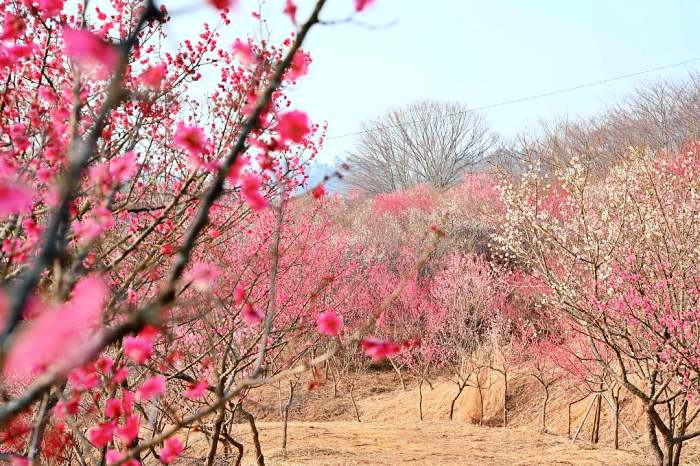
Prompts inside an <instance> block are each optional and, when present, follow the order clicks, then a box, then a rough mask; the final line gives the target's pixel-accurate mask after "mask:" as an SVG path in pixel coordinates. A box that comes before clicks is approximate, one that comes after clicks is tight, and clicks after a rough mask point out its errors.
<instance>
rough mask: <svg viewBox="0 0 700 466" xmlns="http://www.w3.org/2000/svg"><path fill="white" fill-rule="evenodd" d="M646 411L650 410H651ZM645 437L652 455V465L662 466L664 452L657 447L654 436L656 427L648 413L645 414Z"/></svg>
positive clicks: (657, 440) (655, 436)
mask: <svg viewBox="0 0 700 466" xmlns="http://www.w3.org/2000/svg"><path fill="white" fill-rule="evenodd" d="M647 409H649V410H651V409H653V408H647ZM647 436H648V440H649V447H650V449H651V454H652V455H653V460H654V464H656V465H657V466H664V452H663V451H661V447H660V446H659V438H658V437H657V435H656V426H654V421H653V420H652V418H651V413H649V412H647Z"/></svg>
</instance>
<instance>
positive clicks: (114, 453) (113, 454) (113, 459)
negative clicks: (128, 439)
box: [105, 449, 141, 466]
mask: <svg viewBox="0 0 700 466" xmlns="http://www.w3.org/2000/svg"><path fill="white" fill-rule="evenodd" d="M124 458H126V452H122V451H119V450H114V449H110V450H107V453H105V461H106V462H107V466H110V465H113V464H117V463H119V462H120V461H123V460H124ZM121 464H123V465H124V466H140V465H141V463H139V462H138V460H135V459H133V458H132V459H130V460H127V461H125V462H123V463H121Z"/></svg>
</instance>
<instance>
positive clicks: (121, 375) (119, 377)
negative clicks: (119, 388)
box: [112, 367, 129, 384]
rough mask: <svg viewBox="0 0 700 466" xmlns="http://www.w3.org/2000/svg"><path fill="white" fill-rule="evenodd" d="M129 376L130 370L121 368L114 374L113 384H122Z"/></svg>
mask: <svg viewBox="0 0 700 466" xmlns="http://www.w3.org/2000/svg"><path fill="white" fill-rule="evenodd" d="M128 376H129V369H127V368H126V367H120V368H119V369H117V371H116V372H115V373H114V377H112V382H114V383H115V384H120V383H122V382H123V381H125V380H126V378H127V377H128Z"/></svg>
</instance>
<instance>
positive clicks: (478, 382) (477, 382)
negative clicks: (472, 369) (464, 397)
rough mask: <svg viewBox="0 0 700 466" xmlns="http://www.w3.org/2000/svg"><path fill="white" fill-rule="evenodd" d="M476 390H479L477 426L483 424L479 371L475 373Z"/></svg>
mask: <svg viewBox="0 0 700 466" xmlns="http://www.w3.org/2000/svg"><path fill="white" fill-rule="evenodd" d="M476 390H477V391H478V392H479V426H483V425H484V394H483V393H482V392H481V382H480V381H479V372H477V373H476Z"/></svg>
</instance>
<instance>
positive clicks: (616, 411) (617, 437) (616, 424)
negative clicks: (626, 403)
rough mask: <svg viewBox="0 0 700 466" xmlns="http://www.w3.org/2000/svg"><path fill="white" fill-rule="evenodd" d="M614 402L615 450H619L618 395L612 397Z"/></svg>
mask: <svg viewBox="0 0 700 466" xmlns="http://www.w3.org/2000/svg"><path fill="white" fill-rule="evenodd" d="M613 401H614V402H615V429H614V430H615V450H617V449H618V448H620V394H619V393H618V395H617V396H616V397H613Z"/></svg>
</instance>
